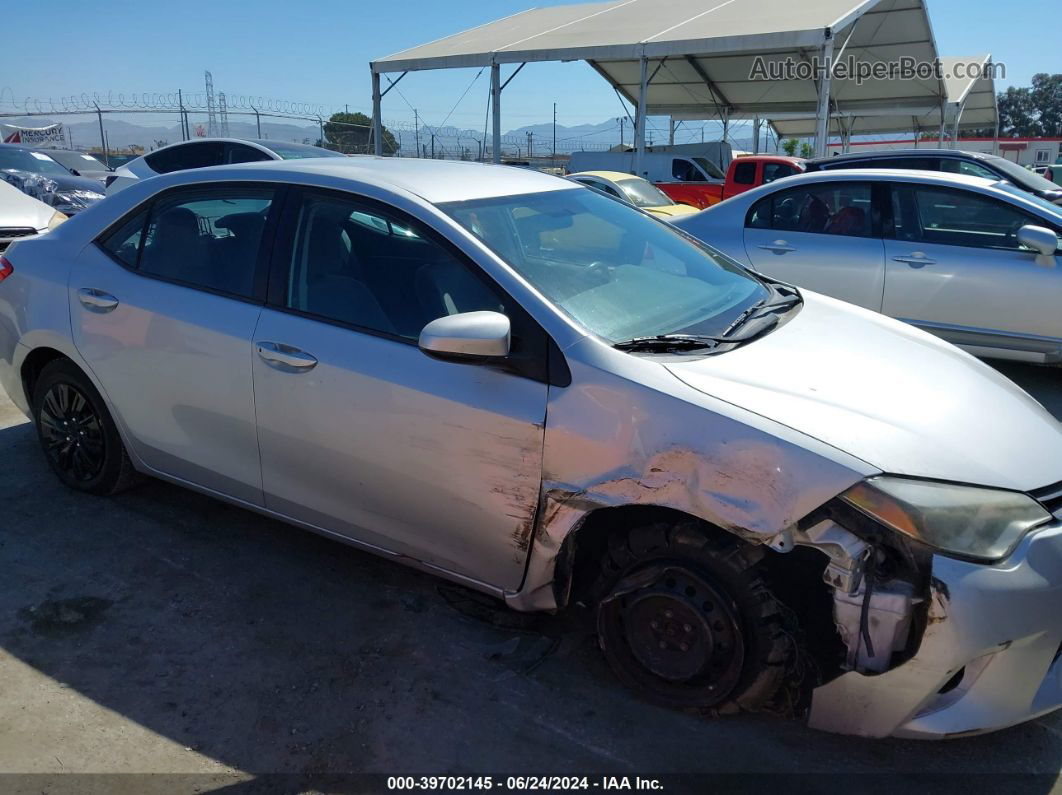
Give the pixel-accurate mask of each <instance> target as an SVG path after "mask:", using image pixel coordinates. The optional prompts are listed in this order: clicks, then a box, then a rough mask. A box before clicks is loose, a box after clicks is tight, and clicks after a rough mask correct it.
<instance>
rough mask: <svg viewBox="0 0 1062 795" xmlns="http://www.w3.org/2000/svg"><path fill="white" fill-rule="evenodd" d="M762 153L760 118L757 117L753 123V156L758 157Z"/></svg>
mask: <svg viewBox="0 0 1062 795" xmlns="http://www.w3.org/2000/svg"><path fill="white" fill-rule="evenodd" d="M759 153H760V117H759V116H757V117H756V118H755V119H753V121H752V154H754V155H758V154H759Z"/></svg>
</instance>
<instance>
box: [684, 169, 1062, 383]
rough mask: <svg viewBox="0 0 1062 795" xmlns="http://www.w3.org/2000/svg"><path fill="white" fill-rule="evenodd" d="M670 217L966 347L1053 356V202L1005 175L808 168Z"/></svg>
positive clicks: (1056, 226) (1061, 328)
mask: <svg viewBox="0 0 1062 795" xmlns="http://www.w3.org/2000/svg"><path fill="white" fill-rule="evenodd" d="M675 225H676V226H678V227H679V228H681V229H684V230H685V231H687V232H689V233H690V234H692V235H693V236H694V237H697V238H699V239H701V240H704V241H707V242H709V243H711V244H712V245H713V246H715V247H716V248H718V249H720V250H721V251H722V252H724V253H725V254H728V255H729V256H731V257H733V258H734V259H736V260H738V261H739V262H741V263H744V264H746V265H749V266H751V267H752V268H753V269H754V270H756V271H758V272H760V273H764V274H767V275H768V276H772V277H774V278H776V279H781V280H783V281H786V282H789V283H790V284H795V285H798V286H800V287H806V288H807V289H809V290H815V291H816V292H820V293H823V294H825V295H830V296H833V297H834V298H840V299H841V300H843V301H849V302H851V303H853V304H857V305H859V306H862V307H865V308H867V309H872V310H874V311H875V312H882V313H884V314H886V315H889V316H890V317H894V318H897V319H899V320H903V321H905V322H907V323H911V324H913V325H915V326H918V327H919V328H922V329H924V330H926V331H929V332H932V333H933V334H936V335H938V336H940V337H942V338H944V339H946V340H948V341H949V342H951V343H953V344H955V345H959V346H960V347H962V348H964V349H965V350H967V351H969V352H970V353H973V354H975V355H978V356H984V357H993V358H1000V359H1014V360H1018V361H1025V362H1032V363H1038V364H1059V363H1062V311H1060V310H1059V307H1062V267H1060V266H1062V258H1060V257H1059V256H1058V255H1060V254H1062V251H1059V247H1060V243H1059V237H1058V236H1059V234H1062V207H1059V206H1057V205H1055V204H1052V203H1051V202H1048V201H1046V200H1044V199H1041V198H1038V197H1036V196H1033V195H1032V194H1030V193H1027V192H1025V191H1023V190H1020V189H1019V188H1016V187H1014V186H1013V185H1011V184H1009V183H1007V182H992V181H990V180H987V179H983V178H980V177H968V176H960V175H953V174H943V173H940V172H935V171H932V172H931V171H900V170H891V169H888V170H887V169H876V170H870V169H859V170H855V169H852V170H843V171H825V172H812V173H808V174H800V175H797V176H793V177H788V178H786V179H785V180H784V181H783V180H779V181H778V182H774V183H771V184H770V185H765V186H763V187H760V188H757V189H755V190H751V191H749V192H747V193H743V194H741V195H740V196H737V197H735V198H733V199H729V200H727V201H725V202H722V203H720V204H718V205H716V206H714V207H712V208H710V209H708V210H705V211H703V212H701V213H698V214H697V215H693V216H688V217H685V218H679V219H676V220H675Z"/></svg>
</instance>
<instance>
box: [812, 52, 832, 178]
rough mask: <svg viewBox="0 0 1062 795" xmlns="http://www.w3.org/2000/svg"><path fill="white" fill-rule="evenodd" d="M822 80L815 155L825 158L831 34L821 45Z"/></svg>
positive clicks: (827, 134)
mask: <svg viewBox="0 0 1062 795" xmlns="http://www.w3.org/2000/svg"><path fill="white" fill-rule="evenodd" d="M822 67H823V72H822V79H821V80H819V107H818V111H817V112H816V113H815V154H816V156H818V157H825V156H826V143H827V138H828V136H829V133H830V77H831V76H832V72H833V34H832V33H831V34H829V38H827V39H826V41H825V42H823V45H822Z"/></svg>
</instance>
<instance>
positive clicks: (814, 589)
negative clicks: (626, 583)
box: [557, 506, 845, 709]
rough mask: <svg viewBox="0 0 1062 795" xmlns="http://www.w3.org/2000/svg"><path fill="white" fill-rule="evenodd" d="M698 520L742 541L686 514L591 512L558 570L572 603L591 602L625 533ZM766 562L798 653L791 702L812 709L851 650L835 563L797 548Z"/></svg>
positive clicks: (764, 569) (762, 565) (637, 509)
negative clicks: (839, 611)
mask: <svg viewBox="0 0 1062 795" xmlns="http://www.w3.org/2000/svg"><path fill="white" fill-rule="evenodd" d="M691 519H692V520H694V521H696V522H697V523H698V525H699V526H700V528H701V529H702V530H703V531H704V532H706V533H717V534H720V535H724V536H728V537H731V538H737V537H738V536H736V535H735V534H734V533H730V532H728V531H726V530H724V529H722V528H720V527H717V526H715V525H712V524H710V523H708V522H705V521H704V520H702V519H698V518H697V517H694V516H691V515H690V514H687V513H684V512H682V511H678V510H674V509H671V508H664V507H660V506H622V507H616V508H599V509H597V510H595V511H593V512H592V513H590V514H589V515H588V516H587V517H586V519H584V520H583V522H582V524H581V525H580V526H579V527H578V528H577V529H576V530H575V531H574V532H573V533H571V535H569V537H568V539H566V541H565V546H566V547H569V548H568V549H567V550H566V554H562V556H561V560H567V561H569V563H568V564H567V565H566V567H565V570H564V571H562V570H561V567H560V566H558V572H557V574H558V577H569V578H570V580H569V581H570V583H571V588H570V597H569V599H568V601H569V602H570V603H579V602H584V603H589V602H590V601H591V600H592V599H593V597H594V594H593V593H592V586H593V585H594V583H595V581H596V579H597V575H598V572H599V566H600V562H601V560H602V559H603V558H604V556H605V555H606V553H607V544H608V539H609V537H610V536H611V535H613V534H614V533H617V532H622V531H623V530H624V529H625V528H628V527H631V526H634V525H642V524H651V523H655V522H667V523H672V524H678V523H682V522H689V521H690V520H691ZM761 549H762V550H763V553H762V554H763V558H762V559H761V560H760V561H759V562H758V563H757V568H758V569H759V570H760V573H761V575H762V576H763V579H764V582H765V583H766V585H767V587H768V589H769V590H770V591H771V593H772V595H773V596H774V597H775V598H776V599H777V600H778V601H779V602H781V603H782V605H783V608H784V611H783V612H786V611H788V613H789V614H788V615H783V617H782V626H783V628H784V630H785V631H786V632H789V633H791V635H792V636H793V638H792V639H793V642H794V644H795V646H796V648H797V649H798V653H797V659H796V660H794V661H793V663H792V664H793V666H794V668H793V670H791V677H790V679H791V681H790V688H791V689H790V699H791V700H792V702H793V703H794V705H796V704H799V706H798V707H797V709H802V708H804V707H806V704H807V699H808V698H809V697H810V691H811V689H812V688H814V687H815V686H818V685H820V684H823V683H825V682H827V681H829V680H830V679H833V678H835V677H836V676H838V675H839V674H840V673H842V670H843V669H842V664H843V662H844V659H845V646H844V643H843V641H842V639H841V637H840V635H839V634H838V632H837V628H836V625H835V623H834V619H833V594H832V591H831V589H830V587H829V586H828V585H827V584H826V583H825V582H824V581H823V577H822V575H823V571H824V570H825V568H826V565H827V563H828V562H829V559H828V558H827V557H826V555H824V554H823V553H822V552H820V551H818V550H816V549H811V548H808V547H796V548H794V549H793V550H792V551H790V552H788V553H785V554H782V553H779V552H775V551H774V550H772V549H770V548H769V547H767V546H766V545H763V546H761Z"/></svg>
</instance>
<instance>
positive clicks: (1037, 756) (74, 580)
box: [0, 366, 1062, 793]
mask: <svg viewBox="0 0 1062 795" xmlns="http://www.w3.org/2000/svg"><path fill="white" fill-rule="evenodd" d="M1000 369H1002V370H1004V372H1005V373H1006V374H1007V375H1009V376H1010V377H1012V378H1014V379H1015V380H1016V381H1018V382H1019V383H1020V384H1021V385H1022V386H1023V387H1025V388H1026V389H1027V390H1029V391H1030V392H1031V393H1033V394H1034V395H1035V396H1036V397H1037V398H1038V399H1039V400H1041V402H1043V403H1044V405H1045V406H1047V407H1048V408H1049V409H1050V410H1051V411H1052V412H1053V413H1054V414H1055V416H1056V417H1060V418H1062V372H1060V371H1059V370H1047V369H1036V368H1031V367H1024V366H1001V368H1000ZM986 421H991V418H986ZM0 477H2V481H0V482H2V486H3V488H2V492H0V493H2V503H0V774H2V775H0V791H5V792H6V791H12V792H45V791H46V792H59V791H70V792H108V793H109V792H118V791H128V792H151V791H159V792H169V791H207V790H215V789H224V790H226V791H227V790H232V791H244V790H247V791H250V789H253V787H254V786H256V785H257V786H272V785H274V784H275V785H276V788H278V789H285V790H291V791H295V790H298V789H304V788H305V787H304V785H303V784H300V783H298V782H300V781H302V780H303V779H302V778H301V777H305V776H312V775H314V774H332V773H342V774H352V773H356V774H363V773H378V774H403V775H421V774H433V775H442V774H467V775H482V774H497V775H507V774H514V773H522V774H536V775H546V774H565V773H592V774H595V775H597V774H616V775H627V776H632V777H633V776H637V775H642V776H656V775H668V774H684V775H685V776H686V778H684V779H682V780H676V781H675V783H674V787H673V789H676V790H677V789H698V790H699V789H701V787H700V786H699V784H698V785H693V784H691V782H700V783H704V784H705V788H706V790H707V789H712V788H715V789H716V790H717V791H719V789H720V784H721V783H722V782H729V783H730V784H736V783H745V784H748V782H757V786H756V788H757V789H759V786H758V785H759V784H762V785H763V789H777V788H784V789H788V790H795V791H800V792H805V791H806V792H819V791H822V792H825V791H829V792H831V793H833V792H836V791H837V790H838V789H841V788H843V789H845V790H850V791H851V790H853V789H854V791H867V789H868V788H869V785H871V784H875V783H876V784H878V785H881V786H882V787H888V788H890V791H892V792H895V791H897V790H901V791H902V790H905V789H906V787H903V786H901V784H902V782H903V781H905V780H909V781H914V780H915V779H913V778H912V779H905V778H904V777H905V776H915V775H918V776H923V777H924V776H926V775H930V776H933V777H934V778H933V781H935V782H936V784H938V785H940V786H939V787H938V786H932V787H931V788H930V789H932V790H936V789H939V788H941V787H943V786H944V785H946V784H951V785H954V786H950V787H944V788H948V789H954V790H956V791H958V790H960V789H961V790H962V791H964V792H970V791H971V790H973V791H977V790H980V789H981V785H983V787H984V789H985V790H986V791H987V790H989V789H990V790H991V791H993V792H1000V791H1021V792H1048V791H1051V790H1052V789H1054V788H1056V787H1057V778H1058V774H1059V770H1060V762H1062V714H1059V713H1056V714H1054V715H1051V716H1048V717H1045V718H1042V719H1039V720H1035V721H1032V722H1030V723H1027V724H1024V725H1021V726H1017V727H1015V728H1012V729H1009V730H1006V731H1003V732H999V733H996V734H992V735H987V736H982V737H974V738H967V739H961V740H952V741H947V742H944V743H926V742H913V741H900V740H873V741H872V740H864V739H859V738H851V737H841V736H834V735H829V734H824V733H820V732H816V731H812V730H810V729H808V728H807V727H805V726H804V725H803V724H802V722H801V721H799V720H797V719H793V718H786V717H779V716H773V715H741V716H737V717H730V718H724V719H715V720H711V719H703V718H699V717H696V716H692V715H687V714H681V713H676V712H672V711H668V710H666V709H662V708H659V707H656V706H653V705H650V704H647V703H644V702H642V701H640V700H639V699H638V697H637V696H635V695H634V694H632V693H631V692H629V691H627V690H624V689H623V688H622V687H621V686H620V685H619V684H618V683H617V682H616V681H615V680H614V678H613V677H612V675H611V674H610V672H609V671H608V670H607V668H606V666H605V663H604V661H603V660H602V658H601V656H600V654H599V652H598V650H597V648H596V645H595V642H594V639H593V637H592V635H590V634H589V633H588V632H587V631H586V629H585V626H584V622H583V621H582V620H581V617H580V616H578V615H577V614H571V613H569V614H567V615H563V616H526V615H522V614H516V613H512V612H509V611H506V610H505V609H504V608H502V607H500V606H497V605H495V604H493V603H492V602H490V601H489V600H483V599H479V598H475V597H472V596H470V595H469V594H468V593H467V592H465V591H463V590H462V589H459V588H454V587H452V586H449V585H447V584H446V583H444V582H443V581H441V580H439V579H437V578H434V577H432V576H430V575H427V574H422V573H419V572H416V571H413V570H411V569H408V568H405V567H403V566H401V565H399V564H397V563H394V562H391V561H388V560H384V559H381V558H377V557H374V556H372V555H370V554H367V553H364V552H360V551H357V550H354V549H351V548H349V547H346V546H344V545H342V544H339V543H336V542H334V541H330V540H327V539H324V538H321V537H318V536H316V535H313V534H311V533H307V532H303V531H300V530H297V529H295V528H292V527H289V526H287V525H284V524H281V523H279V522H276V521H272V520H269V519H265V518H263V517H261V516H259V515H257V514H254V513H250V512H247V511H244V510H241V509H239V508H234V507H232V506H229V505H226V504H223V503H221V502H217V501H215V500H212V499H209V498H207V497H203V496H200V495H198V494H194V493H191V492H188V491H185V490H182V489H180V488H177V487H174V486H170V485H167V484H164V483H161V482H157V481H149V482H147V483H145V484H144V485H143V486H140V487H138V488H136V489H134V490H132V491H129V492H127V493H125V494H122V495H120V496H118V497H115V498H108V499H101V498H95V497H88V496H82V495H80V494H76V493H74V492H72V491H69V490H67V489H65V488H64V487H63V486H61V485H60V484H59V482H58V480H56V478H55V477H54V476H53V475H52V474H51V472H50V471H49V470H48V468H47V466H46V464H45V462H44V459H43V457H42V455H41V453H40V451H39V449H38V446H37V441H36V437H35V433H34V430H33V428H32V426H31V425H30V424H29V423H28V422H27V421H26V419H25V418H24V417H23V416H22V415H21V414H20V413H18V411H17V410H16V409H15V408H14V407H13V405H12V404H11V403H10V402H9V401H8V400H7V399H6V396H3V395H2V393H0ZM25 774H36V775H25ZM70 774H80V775H73V776H71V775H70ZM85 774H99V775H96V776H89V775H85ZM264 774H274V775H273V776H272V777H270V776H269V775H264ZM276 774H288V775H289V776H290V777H289V778H277V777H276ZM846 774H847V776H848V777H847V778H846ZM341 781H342V782H345V784H343V783H341V784H339V785H336V786H337V787H338V788H340V789H343V788H344V787H348V788H359V787H360V788H362V789H370V790H371V789H384V788H385V783H384V779H372V780H365V779H361V778H358V777H357V776H354V777H348V778H346V779H342V780H341ZM631 781H633V779H631ZM366 782H368V783H366ZM852 782H855V783H852ZM325 789H327V788H325Z"/></svg>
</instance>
